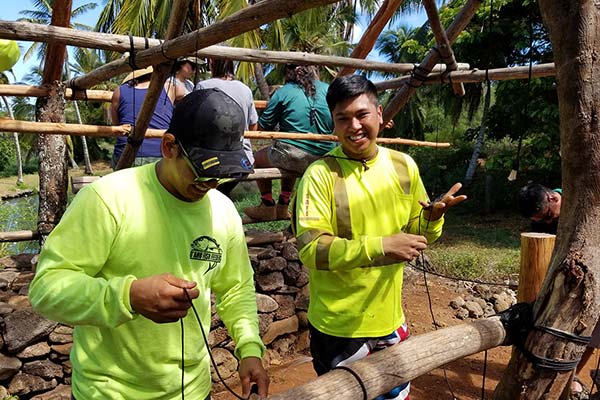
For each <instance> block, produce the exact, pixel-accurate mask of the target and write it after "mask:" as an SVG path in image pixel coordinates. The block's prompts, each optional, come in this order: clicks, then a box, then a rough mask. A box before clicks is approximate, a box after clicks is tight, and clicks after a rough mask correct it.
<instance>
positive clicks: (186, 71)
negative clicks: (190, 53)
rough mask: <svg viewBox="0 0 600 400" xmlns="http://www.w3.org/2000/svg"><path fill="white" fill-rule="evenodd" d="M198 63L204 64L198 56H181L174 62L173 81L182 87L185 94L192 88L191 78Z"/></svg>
mask: <svg viewBox="0 0 600 400" xmlns="http://www.w3.org/2000/svg"><path fill="white" fill-rule="evenodd" d="M200 64H204V62H203V61H202V60H201V59H199V58H198V57H182V58H179V59H178V60H177V61H176V62H175V65H174V69H175V74H174V75H173V78H174V80H173V81H174V82H175V84H176V85H178V86H181V87H182V88H183V90H184V92H185V95H188V94H190V93H191V92H192V91H193V90H194V82H193V79H194V75H195V74H196V71H197V70H198V66H199V65H200Z"/></svg>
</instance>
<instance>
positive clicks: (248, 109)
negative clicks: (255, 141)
mask: <svg viewBox="0 0 600 400" xmlns="http://www.w3.org/2000/svg"><path fill="white" fill-rule="evenodd" d="M208 65H209V68H210V72H211V75H212V78H211V79H207V80H205V81H200V82H198V84H197V85H196V89H210V88H217V89H220V90H222V91H223V92H225V93H226V94H227V95H229V97H231V98H232V99H233V100H234V101H235V102H236V103H237V104H238V105H239V106H240V107H241V108H242V110H243V111H244V117H245V119H246V125H245V128H244V129H245V130H246V131H255V130H257V128H258V124H257V122H258V114H257V113H256V108H255V107H254V97H253V96H252V91H251V90H250V88H249V87H248V86H246V85H245V84H244V83H242V82H240V81H238V80H237V79H235V72H234V66H233V61H232V60H227V59H210V60H209V62H208ZM242 144H243V147H244V151H245V152H246V156H247V157H248V159H249V160H250V162H251V163H252V164H254V154H253V153H252V143H250V140H249V139H243V142H242ZM236 185H237V182H228V183H224V184H222V185H219V187H218V190H219V191H221V192H222V193H223V194H225V195H227V196H229V195H230V193H231V191H232V190H233V188H234V187H235V186H236Z"/></svg>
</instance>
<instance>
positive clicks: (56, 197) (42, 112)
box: [36, 0, 73, 244]
mask: <svg viewBox="0 0 600 400" xmlns="http://www.w3.org/2000/svg"><path fill="white" fill-rule="evenodd" d="M72 3H73V2H72V0H56V1H54V2H53V3H52V18H51V22H50V23H51V24H52V25H54V26H63V27H67V26H69V24H70V21H71V7H72ZM66 54H67V48H66V46H65V45H64V44H58V43H51V44H49V45H48V47H47V48H46V54H45V57H44V71H43V73H42V85H48V87H49V88H51V89H50V95H49V96H48V97H42V98H38V101H37V103H36V117H37V120H38V121H41V122H53V123H56V122H63V121H64V118H65V115H64V89H65V87H64V85H63V84H61V83H60V79H61V78H62V69H63V64H64V62H65V56H66ZM37 139H38V140H37V146H38V149H39V152H38V172H39V181H40V192H39V206H38V223H37V229H38V231H39V232H40V234H41V242H42V243H41V244H43V241H44V240H45V238H46V236H47V235H48V234H49V233H50V232H51V231H52V229H54V227H55V226H56V224H57V223H58V221H60V218H61V217H62V215H63V213H64V212H65V210H66V209H67V202H68V198H67V191H68V190H67V187H68V183H69V178H68V173H67V162H66V158H67V157H66V155H67V144H66V138H65V137H64V136H60V135H40V136H38V138H37Z"/></svg>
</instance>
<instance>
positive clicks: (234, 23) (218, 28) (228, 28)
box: [69, 0, 337, 88]
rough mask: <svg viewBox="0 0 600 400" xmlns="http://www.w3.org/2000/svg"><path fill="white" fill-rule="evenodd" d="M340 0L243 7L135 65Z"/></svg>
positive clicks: (115, 69)
mask: <svg viewBox="0 0 600 400" xmlns="http://www.w3.org/2000/svg"><path fill="white" fill-rule="evenodd" d="M336 1H337V0H298V1H289V0H263V1H260V2H257V3H256V4H254V5H253V6H252V7H247V8H244V9H242V10H240V11H238V12H236V13H234V14H232V15H230V16H229V17H227V18H224V19H222V20H221V21H218V22H216V23H214V24H212V25H210V26H207V27H204V28H201V29H199V30H197V31H194V32H191V33H188V34H186V35H182V36H179V37H177V38H175V39H173V40H168V41H166V42H164V43H163V44H162V45H160V46H154V47H151V48H149V49H147V50H142V51H140V52H138V53H137V54H136V56H135V62H136V65H137V66H138V67H139V68H144V67H147V66H149V65H156V64H159V63H161V62H164V61H168V60H172V59H176V58H177V57H181V56H184V55H187V54H190V53H192V52H194V51H197V50H199V49H202V48H204V47H206V46H210V45H213V44H215V43H219V42H222V41H224V40H227V39H229V38H232V37H235V36H238V35H240V34H242V33H244V32H248V31H251V30H253V29H256V28H259V27H260V26H262V25H264V24H266V23H268V22H271V21H274V20H276V19H278V18H283V17H289V16H291V15H293V14H295V13H298V12H300V11H304V10H307V9H309V8H314V7H318V6H323V5H326V4H331V3H335V2H336ZM129 70H131V67H130V66H129V63H128V60H121V59H120V60H115V61H112V62H110V63H108V64H105V65H104V66H102V67H100V68H97V69H95V70H94V71H92V72H90V73H88V74H85V75H82V76H80V77H78V78H76V79H74V82H72V85H69V86H75V87H79V88H89V87H92V86H94V85H97V84H98V83H100V82H103V81H105V80H107V79H110V78H111V77H114V76H116V75H120V74H123V73H125V72H127V71H129Z"/></svg>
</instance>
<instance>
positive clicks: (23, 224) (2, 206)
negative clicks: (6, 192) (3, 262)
mask: <svg viewBox="0 0 600 400" xmlns="http://www.w3.org/2000/svg"><path fill="white" fill-rule="evenodd" d="M37 210H38V197H37V196H27V197H22V198H18V199H12V200H7V201H1V200H0V231H2V232H10V231H16V230H36V229H37ZM39 250H40V248H39V245H38V243H37V242H16V243H3V244H1V245H0V257H3V256H5V255H8V254H21V253H34V252H38V251H39Z"/></svg>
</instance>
